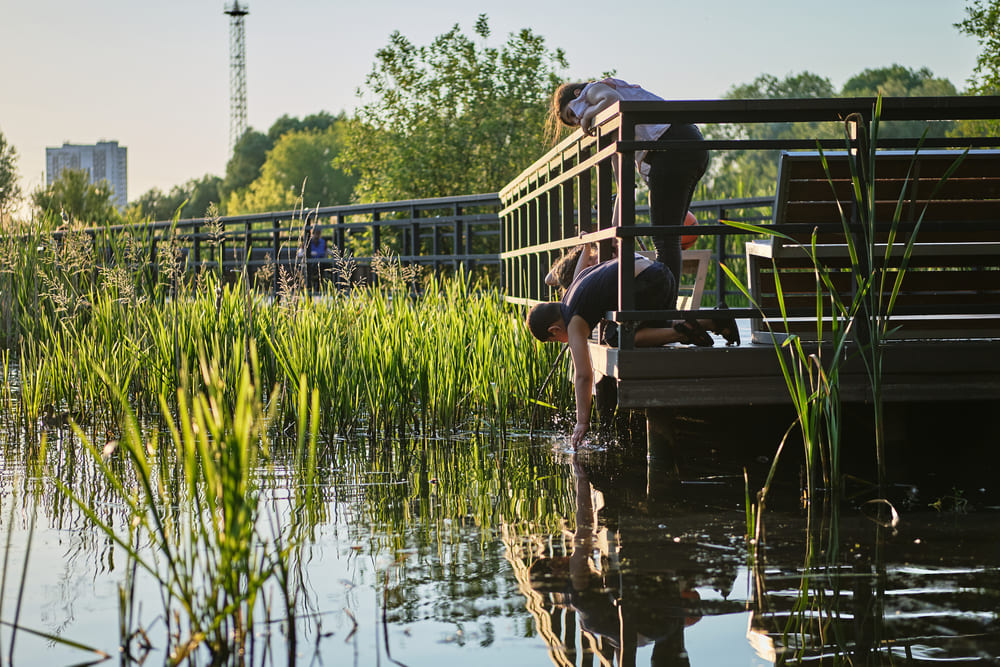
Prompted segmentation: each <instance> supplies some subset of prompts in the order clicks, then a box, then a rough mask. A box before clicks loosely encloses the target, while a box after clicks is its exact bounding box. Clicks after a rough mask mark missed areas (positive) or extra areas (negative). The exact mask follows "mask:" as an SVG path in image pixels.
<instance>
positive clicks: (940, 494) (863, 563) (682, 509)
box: [520, 406, 1000, 666]
mask: <svg viewBox="0 0 1000 667" xmlns="http://www.w3.org/2000/svg"><path fill="white" fill-rule="evenodd" d="M969 409H970V410H974V409H976V408H975V406H970V407H969ZM903 415H909V418H910V419H912V420H913V421H912V423H911V427H910V428H908V429H905V430H904V433H906V434H908V435H907V437H897V438H895V439H894V447H895V449H894V450H893V455H894V456H897V457H901V458H906V456H907V454H906V453H907V452H909V453H910V455H911V456H913V457H917V456H918V455H921V454H927V457H925V458H915V460H910V461H908V462H907V465H905V466H900V467H899V468H898V469H897V473H898V474H897V476H896V478H895V480H894V484H893V487H892V489H891V492H892V495H893V497H892V498H891V500H890V502H888V503H885V506H890V504H891V507H892V508H893V510H894V514H890V513H888V512H885V513H879V512H877V511H875V506H873V505H872V503H871V502H870V501H871V500H872V498H873V497H875V496H877V495H878V494H876V493H875V491H874V490H873V489H872V487H871V485H870V484H869V483H868V482H867V480H866V479H865V477H864V474H865V473H864V467H865V466H866V465H868V463H869V462H868V461H865V460H863V459H862V456H863V453H864V451H865V450H866V449H867V448H868V447H869V446H870V445H869V442H866V441H865V440H864V439H865V438H866V437H867V434H866V432H865V427H864V426H863V423H864V422H863V416H861V415H859V416H854V415H852V416H851V417H850V418H851V419H857V420H858V423H857V424H852V425H851V431H850V432H849V433H848V438H849V440H848V441H847V445H846V446H845V456H851V457H853V458H852V459H851V460H849V461H847V462H846V465H845V472H847V473H848V475H849V480H850V482H849V483H848V484H847V485H846V486H845V493H844V494H843V495H842V497H840V498H839V499H838V500H837V501H836V502H834V501H833V499H831V498H829V497H828V496H827V495H825V494H824V493H822V492H821V493H820V494H819V498H818V499H817V500H816V501H815V502H813V503H812V504H811V506H809V507H803V506H802V503H801V495H800V488H799V487H800V484H799V481H800V480H799V475H798V468H799V465H800V461H801V451H798V450H795V451H794V452H793V453H792V454H791V455H789V456H788V457H787V459H786V460H785V461H783V462H782V463H781V469H780V470H779V479H780V480H781V482H780V483H779V484H778V485H777V486H776V489H775V490H774V491H773V493H774V495H773V502H772V503H771V504H770V505H769V509H768V511H767V514H766V516H765V517H764V527H765V538H764V542H763V544H762V545H760V547H759V548H758V549H757V550H756V551H754V552H751V551H750V550H749V549H748V546H747V543H746V540H745V535H746V514H745V508H746V492H747V490H748V487H747V485H745V483H744V477H743V470H744V469H746V470H747V471H748V477H749V479H750V480H751V488H750V492H751V495H752V494H753V493H754V492H755V491H756V490H757V488H759V484H761V483H762V481H763V479H764V478H765V476H766V473H767V470H768V469H769V467H770V465H771V457H772V456H773V454H774V442H775V440H774V439H771V440H770V441H768V440H767V438H758V439H754V438H753V437H752V436H751V435H749V434H748V433H747V431H746V430H745V426H744V430H743V431H742V432H741V429H740V424H741V423H742V424H744V425H745V424H746V423H747V422H746V421H743V422H740V420H737V419H733V418H732V416H731V415H730V416H729V418H727V419H723V420H718V419H713V418H712V415H708V414H688V415H684V416H682V417H679V418H678V420H677V423H676V424H675V428H676V434H677V437H678V442H677V444H678V450H677V452H678V456H677V463H678V466H677V469H678V471H679V479H673V480H671V481H670V482H669V483H664V481H663V480H662V479H657V476H658V473H657V472H656V471H655V468H654V467H652V466H650V465H649V461H648V460H647V457H646V452H645V450H644V447H642V446H636V445H635V444H634V443H633V444H631V445H629V444H626V443H617V444H616V443H610V444H608V443H605V444H604V446H602V447H600V448H595V449H594V450H591V451H580V452H577V453H575V454H572V455H569V456H568V457H567V458H568V460H567V465H568V466H570V468H571V469H572V471H573V473H574V476H575V479H576V515H575V523H574V530H573V531H572V536H571V537H570V536H567V539H565V540H563V541H562V542H555V541H550V546H549V547H548V548H547V549H544V550H542V553H538V550H537V549H536V551H535V553H534V555H533V556H530V557H524V558H523V561H524V562H523V565H524V567H525V569H526V571H527V574H528V580H529V582H530V589H531V596H532V600H531V601H530V602H529V609H533V614H534V615H535V616H536V619H540V620H539V625H540V627H541V626H543V625H544V626H546V627H547V628H548V629H549V632H548V634H546V633H545V632H543V633H542V634H543V636H546V640H547V642H548V644H549V651H550V656H551V657H552V659H553V661H554V662H555V663H556V664H573V665H576V664H580V665H589V664H595V661H596V662H599V663H601V664H609V665H633V664H650V665H655V666H661V665H691V664H721V663H705V662H701V663H693V662H692V656H691V655H689V652H688V648H687V645H686V641H685V639H686V636H687V634H688V633H690V632H691V631H692V626H696V625H697V624H698V623H703V622H708V620H707V619H709V618H711V617H721V616H727V615H744V616H746V623H745V624H744V625H742V627H743V628H745V632H743V633H740V634H739V635H733V636H719V637H718V642H717V643H718V646H719V650H720V655H725V654H726V653H727V651H728V653H729V655H733V656H735V655H738V654H740V653H742V654H743V655H747V654H750V655H752V656H753V658H752V660H748V659H747V658H746V657H743V658H735V657H734V658H733V660H734V662H732V663H731V664H761V662H760V661H764V663H768V664H769V663H774V664H800V663H809V664H854V665H869V664H930V663H935V664H937V663H938V662H941V661H947V662H957V663H959V664H966V663H970V662H975V663H977V664H983V663H988V664H989V663H994V662H997V661H998V660H1000V621H998V614H997V609H1000V540H997V539H996V535H998V534H1000V532H998V529H1000V511H998V508H997V504H995V496H994V492H993V491H994V490H993V489H992V488H990V487H988V486H980V484H985V483H988V482H989V481H991V476H990V475H989V474H984V473H983V470H982V469H979V468H977V469H976V470H966V469H965V468H964V467H963V466H961V465H958V464H956V463H955V461H953V460H949V462H948V464H947V465H945V464H943V463H941V462H940V458H941V457H942V456H948V455H949V453H945V452H942V451H941V449H940V448H938V449H934V443H935V441H937V442H938V444H940V440H938V439H937V438H936V437H935V436H936V435H938V434H939V433H940V431H936V430H935V429H934V427H933V426H929V425H925V424H924V420H923V419H922V416H921V415H920V414H918V413H913V412H908V413H907V412H904V413H903ZM750 416H752V417H753V418H754V420H755V422H754V423H755V424H756V425H757V426H761V425H765V422H768V425H770V426H773V427H774V431H775V432H777V433H780V432H782V431H783V429H784V428H785V427H787V422H784V424H782V420H783V419H784V415H782V414H771V415H768V414H764V413H762V412H760V411H758V412H757V413H756V414H753V415H747V417H750ZM960 416H961V415H959V417H960ZM979 416H980V417H981V416H982V413H980V415H979ZM897 417H898V416H897ZM976 428H977V429H979V428H980V427H979V426H977V427H976ZM921 429H923V430H921ZM957 430H958V431H963V430H964V432H963V433H962V434H961V435H959V436H958V437H959V438H960V439H962V438H964V439H965V440H964V441H965V442H966V443H967V444H972V445H975V438H977V437H980V436H978V435H977V433H981V431H977V430H969V429H965V428H964V427H963V429H957ZM951 432H952V433H955V432H956V429H955V428H952V429H951ZM755 433H757V434H758V435H759V433H760V431H759V430H758V431H755ZM926 436H930V437H926ZM993 456H994V455H993V454H992V453H991V454H990V455H988V456H985V457H984V460H987V461H988V460H992V457H993ZM936 460H937V461H938V463H937V464H935V461H936ZM994 470H995V468H994ZM871 472H872V474H873V473H874V468H873V466H872V471H871ZM963 472H969V473H970V474H967V475H963V474H961V473H963ZM859 473H860V474H859ZM754 480H757V481H756V484H757V485H758V486H757V487H754V486H753V484H754ZM887 500H889V499H887ZM893 518H895V521H893ZM520 555H521V556H527V552H520ZM543 618H544V619H545V620H541V619H543ZM730 625H731V624H730ZM726 647H728V649H727V648H726Z"/></svg>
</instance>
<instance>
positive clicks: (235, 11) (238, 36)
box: [224, 0, 250, 152]
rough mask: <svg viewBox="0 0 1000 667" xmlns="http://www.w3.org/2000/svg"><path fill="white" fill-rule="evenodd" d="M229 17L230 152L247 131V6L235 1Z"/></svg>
mask: <svg viewBox="0 0 1000 667" xmlns="http://www.w3.org/2000/svg"><path fill="white" fill-rule="evenodd" d="M224 13H225V14H228V15H229V151H230V152H232V150H233V147H234V146H236V142H237V141H239V139H240V137H242V136H243V133H244V132H246V130H247V43H246V31H245V29H244V26H243V17H244V16H246V15H247V14H249V13H250V10H249V9H248V8H247V6H246V5H245V4H244V5H241V4H240V3H239V0H233V4H232V5H227V6H226V11H225V12H224Z"/></svg>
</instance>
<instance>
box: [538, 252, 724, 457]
mask: <svg viewBox="0 0 1000 667" xmlns="http://www.w3.org/2000/svg"><path fill="white" fill-rule="evenodd" d="M634 285H635V305H636V309H638V310H657V309H662V310H669V309H670V308H672V307H673V304H674V302H675V301H676V298H677V282H676V281H675V280H674V276H673V274H672V273H671V272H670V270H669V269H667V267H665V266H664V265H663V264H662V263H660V262H654V261H650V260H648V259H645V258H636V267H635V283H634ZM617 307H618V260H617V259H613V260H611V261H608V262H603V263H601V264H597V265H594V266H590V267H587V268H586V269H584V270H583V271H581V272H580V274H579V275H578V276H577V277H576V279H575V280H573V283H572V284H571V285H570V287H569V289H568V290H567V291H566V293H565V294H564V295H563V297H562V299H561V300H560V301H550V302H547V303H540V304H536V305H535V306H534V307H533V308H532V309H531V310H529V311H528V315H527V317H526V318H525V324H526V325H527V326H528V329H530V331H531V333H532V335H533V336H534V337H535V338H537V339H538V340H540V341H542V342H548V341H555V342H560V343H565V344H567V345H568V346H569V350H570V354H571V355H572V356H573V369H574V373H575V378H574V386H573V389H574V395H575V397H576V426H575V427H574V428H573V436H572V439H571V443H572V445H573V446H574V447H577V446H579V444H580V443H581V442H582V441H583V438H584V436H585V435H586V434H587V431H588V430H590V412H591V392H592V388H593V383H594V371H593V367H592V365H591V363H590V348H589V347H588V341H589V339H590V335H591V332H593V330H594V327H595V326H597V324H598V322H600V321H601V320H602V319H603V318H604V314H605V313H606V312H607V311H609V310H616V309H617ZM709 331H711V332H713V333H717V334H719V335H720V336H723V337H724V338H725V339H726V344H727V345H734V344H735V345H739V342H740V333H739V329H738V328H737V326H736V321H735V320H734V319H732V318H731V317H723V318H721V319H691V320H680V321H677V322H667V321H664V320H644V321H641V322H639V323H638V325H637V330H636V334H635V344H636V347H656V346H659V345H667V344H669V343H684V344H688V345H698V346H701V347H711V346H712V345H713V341H712V337H711V336H710V335H709V334H708V332H709Z"/></svg>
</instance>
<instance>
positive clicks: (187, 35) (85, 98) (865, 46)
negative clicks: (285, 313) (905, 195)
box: [0, 0, 978, 201]
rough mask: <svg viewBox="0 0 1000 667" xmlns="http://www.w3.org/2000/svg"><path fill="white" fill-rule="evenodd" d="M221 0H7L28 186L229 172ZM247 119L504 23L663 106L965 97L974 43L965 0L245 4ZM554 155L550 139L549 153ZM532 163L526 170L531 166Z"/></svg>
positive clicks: (10, 61) (312, 106) (12, 106)
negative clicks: (924, 74)
mask: <svg viewBox="0 0 1000 667" xmlns="http://www.w3.org/2000/svg"><path fill="white" fill-rule="evenodd" d="M225 4H226V3H224V2H222V0H166V1H164V2H158V3H154V2H149V1H148V0H90V1H89V2H79V1H75V0H74V1H71V0H30V1H26V0H0V132H3V134H4V135H5V136H6V138H7V140H8V142H10V143H11V144H13V146H14V147H15V149H16V150H17V152H18V167H19V170H20V173H21V178H22V187H23V188H24V190H25V191H26V192H30V191H32V190H34V189H35V188H37V187H38V186H39V185H42V184H44V169H45V148H46V147H57V146H61V145H62V144H63V143H64V142H69V143H74V144H93V143H96V142H97V141H112V140H116V141H118V142H119V144H120V145H122V146H125V147H126V148H128V199H129V201H132V200H134V199H136V198H137V197H139V196H140V195H141V194H142V193H144V192H146V191H147V190H149V189H150V188H153V187H158V188H160V189H161V190H163V191H164V192H166V191H168V190H169V189H170V188H171V187H172V186H174V185H178V184H180V183H183V182H185V181H187V180H189V179H191V178H200V177H201V176H203V175H205V174H217V175H220V176H222V175H224V174H225V166H226V161H227V160H228V157H229V154H228V151H229V118H230V109H229V17H228V16H226V15H224V14H223V9H224V7H225ZM241 4H242V3H241ZM248 6H249V10H250V14H249V16H247V17H246V19H245V21H246V63H247V116H248V121H249V125H250V126H251V127H253V128H254V129H257V130H260V131H265V132H266V131H267V129H268V128H269V127H270V126H271V124H272V123H273V122H274V121H275V120H276V119H277V118H279V117H280V116H282V115H284V114H288V115H291V116H295V117H299V118H301V117H304V116H307V115H309V114H312V113H317V112H320V111H328V112H331V113H338V112H340V111H341V110H344V111H347V112H348V113H350V112H351V111H352V110H353V109H354V107H355V106H356V104H357V98H356V96H355V91H356V89H357V88H358V87H359V86H361V85H363V83H364V78H365V76H366V75H367V74H368V73H369V72H370V71H371V68H372V64H373V63H374V56H375V52H376V51H377V50H378V49H379V48H381V47H383V46H385V45H386V44H388V40H389V35H390V34H391V33H392V32H393V31H395V30H399V31H400V32H401V33H402V34H403V35H405V36H406V37H407V38H409V39H410V41H411V42H413V43H415V44H417V45H424V44H427V43H429V42H430V40H431V39H432V38H433V37H435V36H436V35H439V34H441V33H443V32H445V31H447V30H448V29H449V28H451V26H452V25H454V24H456V23H457V24H459V25H460V26H461V28H462V30H463V32H464V33H465V34H466V35H469V36H472V35H473V34H474V31H473V28H474V24H475V21H476V17H477V16H478V15H479V14H481V13H485V14H487V15H488V16H489V18H490V25H491V28H492V30H493V35H492V37H491V39H490V44H491V45H494V46H500V45H502V43H503V42H504V41H505V40H506V38H507V36H508V34H509V33H511V32H515V31H518V30H520V29H521V28H530V29H532V30H533V31H534V32H535V33H537V34H540V35H542V36H543V37H545V39H546V43H547V44H548V45H549V47H550V48H555V47H560V48H562V49H564V50H565V51H566V54H567V58H568V60H569V64H570V67H569V69H568V70H566V71H565V72H563V73H562V74H564V75H565V76H566V77H567V78H573V79H578V78H590V77H594V76H597V75H599V74H600V73H601V72H604V71H608V70H616V71H617V74H618V76H619V77H620V78H623V79H626V80H628V81H630V82H632V83H639V84H641V85H643V87H645V88H647V89H649V90H651V91H653V92H655V93H657V94H659V95H661V96H662V97H665V98H667V99H681V100H687V99H716V98H719V97H721V96H722V95H723V94H724V93H725V92H726V90H728V89H729V88H730V87H731V86H733V85H738V84H742V83H749V82H750V81H752V80H753V79H755V78H756V77H757V76H759V75H761V74H764V73H768V74H773V75H775V76H777V77H779V78H782V77H784V76H786V75H788V74H792V73H798V72H802V71H810V72H813V73H815V74H818V75H820V76H824V77H827V78H829V79H830V80H831V82H832V83H833V85H834V87H835V88H840V86H842V85H843V83H844V82H845V81H846V80H847V79H848V78H850V77H851V76H852V75H854V74H857V73H859V72H861V71H862V70H864V69H866V68H875V67H884V66H888V65H891V64H893V63H898V64H900V65H903V66H904V67H908V68H913V69H919V68H921V67H927V68H929V69H930V70H931V71H932V72H933V73H934V75H935V76H937V77H942V78H947V79H949V80H951V82H952V83H954V84H955V86H956V87H957V88H958V89H959V90H962V89H964V88H965V85H966V80H967V79H968V77H969V76H970V75H971V74H972V70H973V68H974V66H975V62H976V55H977V52H978V45H977V44H976V41H975V40H974V39H972V38H970V37H966V36H964V35H961V34H960V33H959V32H958V30H956V29H955V28H954V27H953V24H954V23H956V22H959V21H961V20H962V19H963V18H964V16H965V10H964V8H965V6H966V2H965V0H869V1H868V2H864V3H861V2H855V3H850V2H848V3H834V2H820V1H819V0H764V1H763V2H756V3H753V2H748V1H747V0H685V1H684V2H679V1H677V0H629V1H627V2H611V3H606V2H596V1H595V0H577V1H575V2H559V3H556V2H551V1H545V2H539V1H538V0H505V1H504V2H491V3H488V2H482V0H480V1H479V2H478V3H477V2H476V0H354V1H352V2H343V1H334V0H325V1H324V0H248ZM540 151H541V147H540ZM525 166H527V165H525Z"/></svg>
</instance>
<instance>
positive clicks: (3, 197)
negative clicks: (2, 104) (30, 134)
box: [0, 132, 21, 219]
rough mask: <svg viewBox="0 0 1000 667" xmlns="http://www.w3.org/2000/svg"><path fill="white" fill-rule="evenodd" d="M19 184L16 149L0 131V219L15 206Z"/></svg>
mask: <svg viewBox="0 0 1000 667" xmlns="http://www.w3.org/2000/svg"><path fill="white" fill-rule="evenodd" d="M20 201H21V186H20V185H19V184H18V182H17V151H16V150H14V147H13V146H11V145H10V144H9V143H7V138H6V137H4V136H3V132H0V219H2V218H3V216H4V215H6V214H7V213H9V212H11V211H13V210H14V209H15V208H17V205H18V204H19V203H20Z"/></svg>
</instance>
